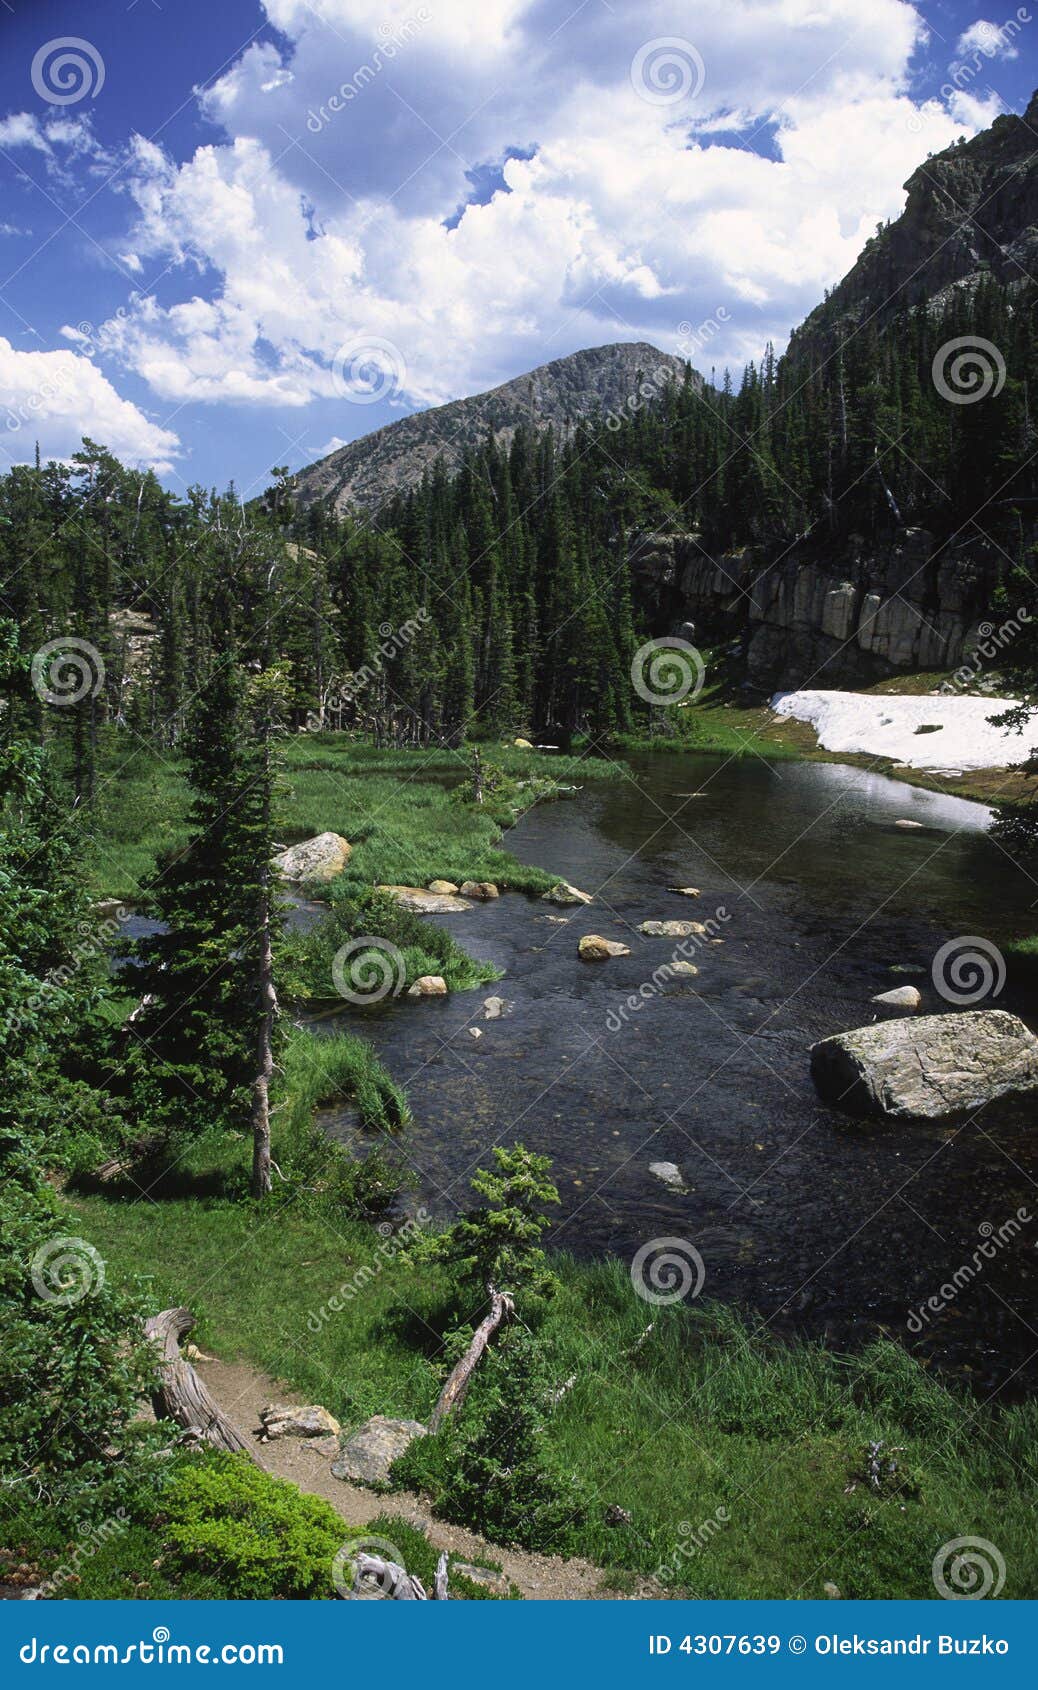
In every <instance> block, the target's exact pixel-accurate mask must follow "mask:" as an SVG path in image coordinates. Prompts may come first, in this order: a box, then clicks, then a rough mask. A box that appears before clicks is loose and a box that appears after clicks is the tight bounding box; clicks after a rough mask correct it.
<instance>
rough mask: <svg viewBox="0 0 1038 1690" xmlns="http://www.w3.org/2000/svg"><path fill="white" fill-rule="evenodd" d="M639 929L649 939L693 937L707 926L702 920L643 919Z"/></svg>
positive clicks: (704, 930)
mask: <svg viewBox="0 0 1038 1690" xmlns="http://www.w3.org/2000/svg"><path fill="white" fill-rule="evenodd" d="M638 931H639V933H644V934H645V935H646V937H647V938H649V939H691V938H693V937H694V935H695V934H697V933H705V932H706V928H705V927H704V926H703V923H702V922H701V921H643V922H642V923H641V925H640V926H639V928H638Z"/></svg>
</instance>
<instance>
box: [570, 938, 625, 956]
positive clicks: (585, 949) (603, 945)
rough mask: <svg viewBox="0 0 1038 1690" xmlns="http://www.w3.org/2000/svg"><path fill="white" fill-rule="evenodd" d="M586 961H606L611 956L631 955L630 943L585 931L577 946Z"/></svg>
mask: <svg viewBox="0 0 1038 1690" xmlns="http://www.w3.org/2000/svg"><path fill="white" fill-rule="evenodd" d="M577 949H578V950H579V952H580V955H581V958H582V959H583V961H584V962H606V961H608V959H609V958H610V957H611V956H630V954H631V947H630V945H622V944H621V943H620V941H619V939H603V938H602V936H601V934H599V933H585V934H584V937H583V938H582V939H581V941H580V944H579V945H578V946H577Z"/></svg>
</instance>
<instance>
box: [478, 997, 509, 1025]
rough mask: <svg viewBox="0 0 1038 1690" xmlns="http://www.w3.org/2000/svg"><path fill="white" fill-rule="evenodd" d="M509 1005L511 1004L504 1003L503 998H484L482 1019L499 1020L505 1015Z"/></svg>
mask: <svg viewBox="0 0 1038 1690" xmlns="http://www.w3.org/2000/svg"><path fill="white" fill-rule="evenodd" d="M511 1007H512V1006H511V1004H510V1003H506V1002H505V1000H504V998H484V999H483V1019H484V1021H500V1019H501V1017H502V1015H507V1014H508V1012H509V1010H510V1009H511Z"/></svg>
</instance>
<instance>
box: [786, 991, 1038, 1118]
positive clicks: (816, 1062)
mask: <svg viewBox="0 0 1038 1690" xmlns="http://www.w3.org/2000/svg"><path fill="white" fill-rule="evenodd" d="M811 1074H812V1076H813V1078H814V1082H815V1085H816V1086H817V1088H818V1090H819V1092H820V1094H821V1095H822V1097H824V1098H826V1099H827V1100H828V1101H829V1102H830V1103H835V1104H837V1105H838V1106H839V1107H840V1108H841V1109H847V1110H849V1111H850V1112H851V1113H852V1114H862V1115H887V1116H892V1117H895V1118H908V1119H912V1118H915V1117H925V1118H928V1119H940V1118H941V1117H942V1116H945V1115H957V1114H960V1113H962V1112H964V1111H967V1110H971V1109H980V1108H982V1107H983V1106H984V1105H985V1104H987V1103H991V1102H993V1101H994V1100H995V1099H996V1098H999V1097H1006V1096H1009V1095H1012V1094H1014V1093H1022V1092H1031V1091H1038V1038H1035V1035H1034V1034H1033V1033H1032V1032H1030V1031H1029V1030H1028V1028H1027V1027H1025V1025H1024V1023H1023V1022H1022V1021H1021V1020H1019V1019H1018V1017H1017V1016H1015V1015H1007V1014H1006V1012H1005V1011H1004V1010H1001V1009H987V1010H968V1011H964V1012H963V1013H961V1014H956V1015H925V1016H922V1017H921V1018H920V1019H918V1020H916V1019H914V1018H910V1017H907V1016H902V1017H899V1018H898V1019H896V1020H893V1021H881V1022H879V1023H877V1024H876V1025H874V1026H870V1027H857V1028H855V1029H854V1030H853V1031H852V1032H848V1033H836V1034H834V1035H833V1037H832V1038H828V1039H822V1040H821V1042H820V1043H819V1044H816V1045H812V1047H811Z"/></svg>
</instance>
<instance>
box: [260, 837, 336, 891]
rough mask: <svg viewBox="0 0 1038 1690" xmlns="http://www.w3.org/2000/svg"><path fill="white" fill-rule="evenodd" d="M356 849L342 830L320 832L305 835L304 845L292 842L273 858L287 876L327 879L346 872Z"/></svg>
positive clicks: (287, 877)
mask: <svg viewBox="0 0 1038 1690" xmlns="http://www.w3.org/2000/svg"><path fill="white" fill-rule="evenodd" d="M352 850H353V846H352V845H351V844H350V842H349V840H348V839H344V838H343V837H342V834H341V833H319V834H317V835H316V837H315V838H313V839H304V840H303V843H302V844H301V845H291V846H290V847H289V849H288V850H287V851H282V852H280V854H279V855H278V856H276V857H275V858H274V859H273V862H274V867H275V868H276V869H277V870H278V872H279V873H280V875H281V876H282V878H283V879H284V880H292V881H295V882H297V883H298V884H303V883H304V882H306V881H317V882H321V883H324V882H325V881H328V880H334V879H335V878H336V876H337V875H340V874H341V873H342V871H343V869H344V868H345V867H346V864H347V863H348V862H349V860H350V854H351V852H352Z"/></svg>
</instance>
